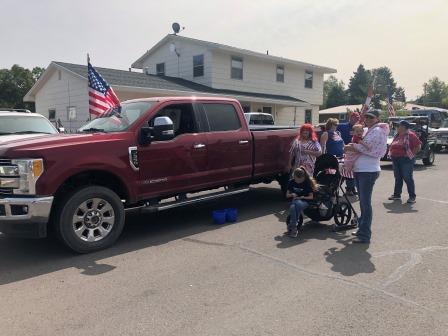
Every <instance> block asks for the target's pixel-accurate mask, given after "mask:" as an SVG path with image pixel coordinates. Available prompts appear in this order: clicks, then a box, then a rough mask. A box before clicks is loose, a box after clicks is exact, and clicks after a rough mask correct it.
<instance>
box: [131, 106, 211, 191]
mask: <svg viewBox="0 0 448 336" xmlns="http://www.w3.org/2000/svg"><path fill="white" fill-rule="evenodd" d="M161 116H167V117H169V118H170V119H171V120H172V121H173V123H174V133H175V138H174V139H172V140H168V141H153V142H152V143H151V144H149V145H147V146H141V147H140V148H139V161H140V179H141V193H142V194H143V195H144V196H145V198H153V197H157V196H160V195H174V194H178V193H181V192H186V191H190V190H191V188H192V186H195V185H197V184H201V183H204V181H205V182H207V169H208V166H207V165H208V151H207V136H206V134H205V133H202V132H201V124H200V118H199V115H198V112H197V110H196V109H195V108H194V106H193V105H192V104H188V103H185V104H179V103H176V104H171V105H168V106H165V107H163V108H162V109H161V110H160V111H159V112H158V113H157V114H156V115H155V116H154V118H152V120H150V121H149V125H150V126H152V125H153V122H154V119H155V118H156V117H161Z"/></svg>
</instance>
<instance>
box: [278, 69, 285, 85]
mask: <svg viewBox="0 0 448 336" xmlns="http://www.w3.org/2000/svg"><path fill="white" fill-rule="evenodd" d="M284 81H285V67H284V66H283V65H277V82H282V83H283V82H284Z"/></svg>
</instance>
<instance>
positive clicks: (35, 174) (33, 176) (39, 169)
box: [11, 159, 44, 195]
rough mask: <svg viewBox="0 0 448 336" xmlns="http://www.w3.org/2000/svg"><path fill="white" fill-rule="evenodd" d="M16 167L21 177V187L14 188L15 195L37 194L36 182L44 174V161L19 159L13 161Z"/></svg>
mask: <svg viewBox="0 0 448 336" xmlns="http://www.w3.org/2000/svg"><path fill="white" fill-rule="evenodd" d="M11 163H12V165H13V167H14V166H16V167H17V169H18V173H19V174H18V175H19V185H18V187H17V188H14V190H13V193H14V194H17V195H24V194H25V195H34V194H35V193H36V182H37V180H38V179H39V177H40V176H41V175H42V174H43V172H44V161H43V160H42V159H19V160H12V161H11Z"/></svg>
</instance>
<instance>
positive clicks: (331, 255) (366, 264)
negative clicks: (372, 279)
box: [324, 243, 375, 276]
mask: <svg viewBox="0 0 448 336" xmlns="http://www.w3.org/2000/svg"><path fill="white" fill-rule="evenodd" d="M368 248H369V245H368V244H347V243H346V244H345V245H344V247H343V248H342V249H340V250H339V249H337V248H336V247H332V248H330V249H329V250H328V251H327V252H325V254H324V255H325V259H326V260H327V262H329V263H330V264H332V265H333V266H332V267H331V270H332V271H334V272H337V273H340V274H342V275H345V276H354V275H356V274H360V273H373V272H375V264H373V263H372V261H371V258H372V255H371V254H370V253H369V252H368V251H367V249H368Z"/></svg>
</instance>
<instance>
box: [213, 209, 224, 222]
mask: <svg viewBox="0 0 448 336" xmlns="http://www.w3.org/2000/svg"><path fill="white" fill-rule="evenodd" d="M226 214H227V211H226V210H215V211H213V212H212V216H213V222H214V223H215V224H224V223H225V222H226Z"/></svg>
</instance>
